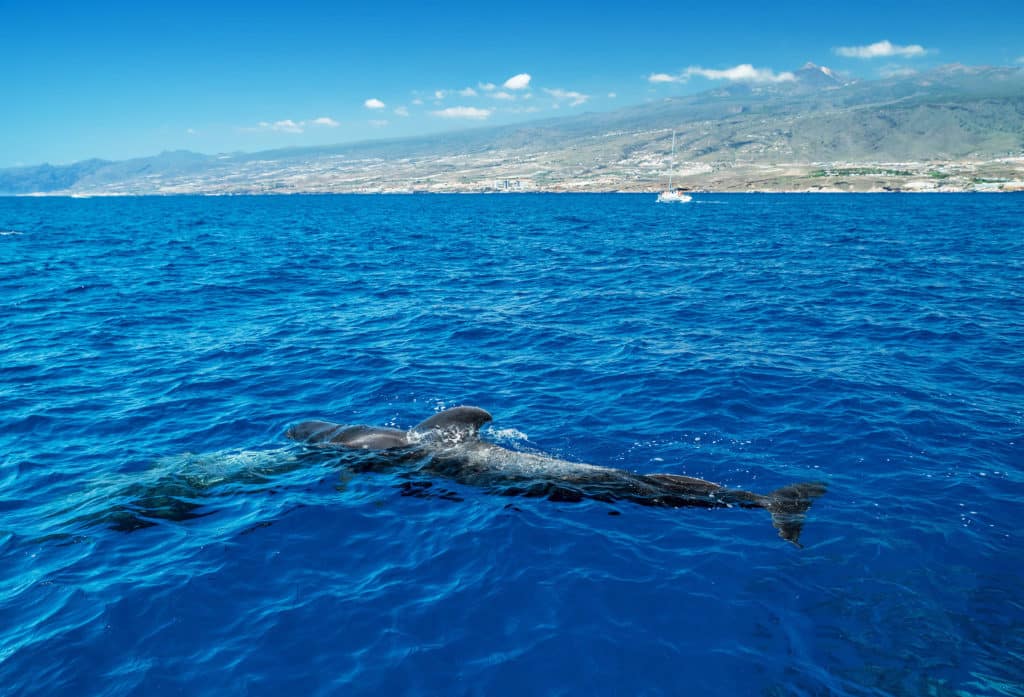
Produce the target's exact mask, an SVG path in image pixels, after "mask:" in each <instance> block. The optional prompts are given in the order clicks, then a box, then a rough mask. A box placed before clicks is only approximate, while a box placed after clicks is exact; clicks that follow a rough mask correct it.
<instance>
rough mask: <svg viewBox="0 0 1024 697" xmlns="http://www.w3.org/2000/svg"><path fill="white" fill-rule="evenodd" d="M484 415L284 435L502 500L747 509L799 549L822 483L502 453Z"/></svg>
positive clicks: (301, 426) (315, 426) (444, 414)
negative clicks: (746, 479)
mask: <svg viewBox="0 0 1024 697" xmlns="http://www.w3.org/2000/svg"><path fill="white" fill-rule="evenodd" d="M491 420H492V417H491V415H490V414H489V413H488V412H487V411H485V410H484V409H481V408H480V407H474V406H458V407H453V408H450V409H446V410H444V411H441V412H439V413H437V414H434V415H433V416H431V417H430V418H428V419H426V420H425V421H422V422H421V423H419V424H417V425H415V426H413V427H412V428H409V429H404V430H403V429H399V428H391V427H381V426H368V425H358V424H357V425H351V424H349V425H346V424H337V423H333V422H330V421H318V420H313V421H303V422H300V423H297V424H295V425H293V426H291V427H290V428H288V429H287V431H286V436H287V437H288V438H290V439H292V440H294V441H297V442H299V443H302V444H304V445H305V446H308V447H310V448H324V449H331V450H345V451H363V452H366V453H372V454H374V455H375V456H377V459H376V460H375V462H379V463H382V465H383V466H389V465H390V466H401V465H402V464H403V463H415V465H414V466H415V467H416V468H417V471H418V472H419V473H420V474H423V475H426V476H432V477H442V478H446V479H449V480H453V481H455V482H458V483H460V484H463V485H468V486H473V487H478V488H483V489H484V490H486V491H488V492H489V493H495V494H501V495H505V496H525V497H533V498H546V499H549V500H552V501H564V502H578V501H583V500H587V499H589V500H594V501H601V502H606V503H610V504H615V503H617V502H628V503H633V504H639V505H641V506H650V507H659V508H687V507H699V508H751V509H763V510H765V511H767V512H768V513H769V514H770V516H771V522H772V525H773V526H774V527H775V529H776V530H777V531H778V534H779V537H781V538H782V539H783V540H786V541H787V542H790V543H792V544H794V545H796V546H797V547H802V546H803V545H802V544H801V542H800V535H801V533H802V532H803V527H804V522H805V520H806V517H807V511H808V509H809V508H810V507H811V504H812V503H813V502H814V501H815V499H817V498H819V497H820V496H822V495H823V494H824V493H825V491H826V486H825V484H824V483H822V482H799V483H796V484H790V485H788V486H784V487H782V488H780V489H776V490H774V491H772V492H770V493H767V494H756V493H753V492H750V491H743V490H740V489H731V488H728V487H725V486H723V485H721V484H716V483H715V482H710V481H707V480H704V479H698V478H696V477H688V476H684V475H679V474H668V473H655V474H639V473H635V472H630V471H627V470H623V469H616V468H613V467H605V466H601V465H591V464H587V463H582V462H573V461H570V460H563V459H560V458H556V457H551V456H548V455H543V454H538V453H530V452H521V451H517V450H510V449H508V448H504V447H502V446H500V445H497V444H496V443H492V442H490V441H487V440H485V439H484V438H482V437H481V435H480V429H481V427H482V426H483V425H485V424H487V423H488V422H490V421H491Z"/></svg>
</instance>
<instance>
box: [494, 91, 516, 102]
mask: <svg viewBox="0 0 1024 697" xmlns="http://www.w3.org/2000/svg"><path fill="white" fill-rule="evenodd" d="M487 96H488V97H490V98H491V99H502V100H504V101H506V102H511V101H512V100H513V99H515V98H516V96H515V95H514V94H509V93H508V92H495V93H494V94H489V95H487Z"/></svg>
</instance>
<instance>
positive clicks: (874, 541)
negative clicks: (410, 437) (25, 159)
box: [0, 194, 1024, 696]
mask: <svg viewBox="0 0 1024 697" xmlns="http://www.w3.org/2000/svg"><path fill="white" fill-rule="evenodd" d="M459 404H473V405H478V406H481V407H484V408H485V409H487V410H489V411H490V412H491V413H492V414H493V415H494V421H493V422H492V423H491V424H489V425H488V426H487V427H485V429H484V430H483V432H482V435H483V437H484V438H485V439H488V440H491V441H494V442H497V443H500V444H502V445H504V446H505V447H508V448H511V449H515V450H522V451H527V452H543V453H548V454H552V455H554V456H557V457H561V458H565V459H570V460H578V461H582V462H590V463H594V464H601V465H610V466H614V467H619V468H623V469H628V470H631V471H635V472H640V473H653V472H667V473H674V474H686V475H690V476H696V477H702V478H705V479H709V480H712V481H716V482H721V483H723V484H726V485H728V486H731V487H738V488H743V489H749V490H752V491H757V492H762V493H763V492H767V491H770V490H772V489H775V488H778V487H780V486H784V485H786V484H789V483H792V482H799V481H821V482H825V483H826V484H827V486H828V492H827V494H825V496H823V497H822V498H820V499H818V500H817V501H816V502H815V504H814V506H813V507H812V508H811V510H810V512H809V516H808V520H807V524H806V528H805V529H804V533H803V537H802V542H803V543H804V544H805V547H804V548H803V549H798V548H796V547H795V546H793V545H790V544H788V543H786V542H785V541H783V540H781V539H779V537H778V536H777V534H776V531H775V530H774V529H773V528H772V526H771V524H770V520H769V517H768V515H767V514H766V513H765V512H763V511H758V510H740V509H729V510H725V509H716V510H705V509H700V508H684V509H679V510H663V509H648V508H643V507H639V506H631V505H629V504H628V503H620V504H614V505H611V504H607V503H600V502H596V501H589V502H586V501H585V502H581V503H566V502H555V501H548V500H544V499H532V498H509V497H505V496H495V495H491V494H490V493H489V492H488V491H486V490H481V489H476V488H472V487H467V486H462V485H460V484H458V483H455V482H451V481H446V480H440V479H439V480H434V481H426V482H423V481H418V482H417V483H416V485H415V486H412V485H411V484H412V481H411V480H410V476H411V474H410V473H409V472H407V471H404V470H403V469H402V468H398V469H395V470H392V471H382V472H363V473H360V472H357V471H354V470H353V468H351V467H350V466H348V465H349V464H350V463H349V461H347V460H345V458H343V457H338V456H335V455H334V454H332V453H325V452H320V453H310V452H309V451H308V450H304V449H303V448H302V447H301V446H299V445H297V444H295V443H292V442H291V441H289V440H288V439H286V438H285V436H284V432H285V430H286V428H287V427H288V426H289V425H290V424H294V423H296V422H298V421H302V420H304V419H308V418H326V419H329V420H333V421H339V422H344V423H369V424H385V425H392V426H398V427H402V428H405V427H409V426H412V425H414V424H415V423H417V422H419V421H421V420H423V419H424V418H426V417H428V416H430V415H431V414H433V413H435V412H436V411H438V410H440V409H443V408H445V407H448V406H454V405H459ZM1022 443H1024V198H1022V197H1021V196H1015V195H966V194H964V195H948V196H947V195H928V196H923V195H922V196H905V195H864V196H860V195H844V196H822V195H818V196H814V195H808V196H803V195H785V196H766V195H733V196H726V195H711V194H704V195H699V196H697V197H696V198H695V200H694V202H693V203H691V204H688V205H677V206H664V205H655V204H654V202H653V196H631V195H617V196H599V195H561V196H555V195H549V196H545V195H508V196H451V197H446V196H401V197H397V196H396V197H386V196H368V197H361V196H297V197H265V198H261V197H230V198H191V197H183V198H137V199H136V198H126V199H88V200H73V199H0V693H2V694H4V695H58V694H61V695H63V694H67V695H163V694H185V695H207V694H211V695H212V694H217V695H222V694H246V695H279V694H296V695H335V694H347V695H362V694H374V695H523V694H552V695H576V694H590V695H594V694H598V695H606V694H607V695H629V696H634V695H680V694H694V695H701V694H743V695H748V694H762V695H933V696H944V695H958V696H963V695H1022V694H1024V531H1022V529H1021V523H1022V520H1024V508H1022V501H1024V456H1022V453H1024V448H1022Z"/></svg>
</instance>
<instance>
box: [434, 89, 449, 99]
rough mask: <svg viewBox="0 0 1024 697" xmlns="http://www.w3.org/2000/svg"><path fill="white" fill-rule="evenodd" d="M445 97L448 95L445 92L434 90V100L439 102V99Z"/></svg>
mask: <svg viewBox="0 0 1024 697" xmlns="http://www.w3.org/2000/svg"><path fill="white" fill-rule="evenodd" d="M447 96H448V93H447V92H445V91H444V90H434V99H438V100H441V99H444V98H445V97H447Z"/></svg>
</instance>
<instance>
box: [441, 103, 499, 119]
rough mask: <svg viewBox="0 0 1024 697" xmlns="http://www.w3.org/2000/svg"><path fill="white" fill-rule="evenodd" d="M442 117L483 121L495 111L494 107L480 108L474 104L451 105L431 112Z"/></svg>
mask: <svg viewBox="0 0 1024 697" xmlns="http://www.w3.org/2000/svg"><path fill="white" fill-rule="evenodd" d="M431 113H432V114H433V115H434V116H440V117H441V118H442V119H476V120H478V121H482V120H483V119H486V118H488V117H489V116H490V115H491V114H493V113H494V110H493V109H478V108H476V107H474V106H450V107H448V108H447V109H441V110H440V111H433V112H431Z"/></svg>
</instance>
